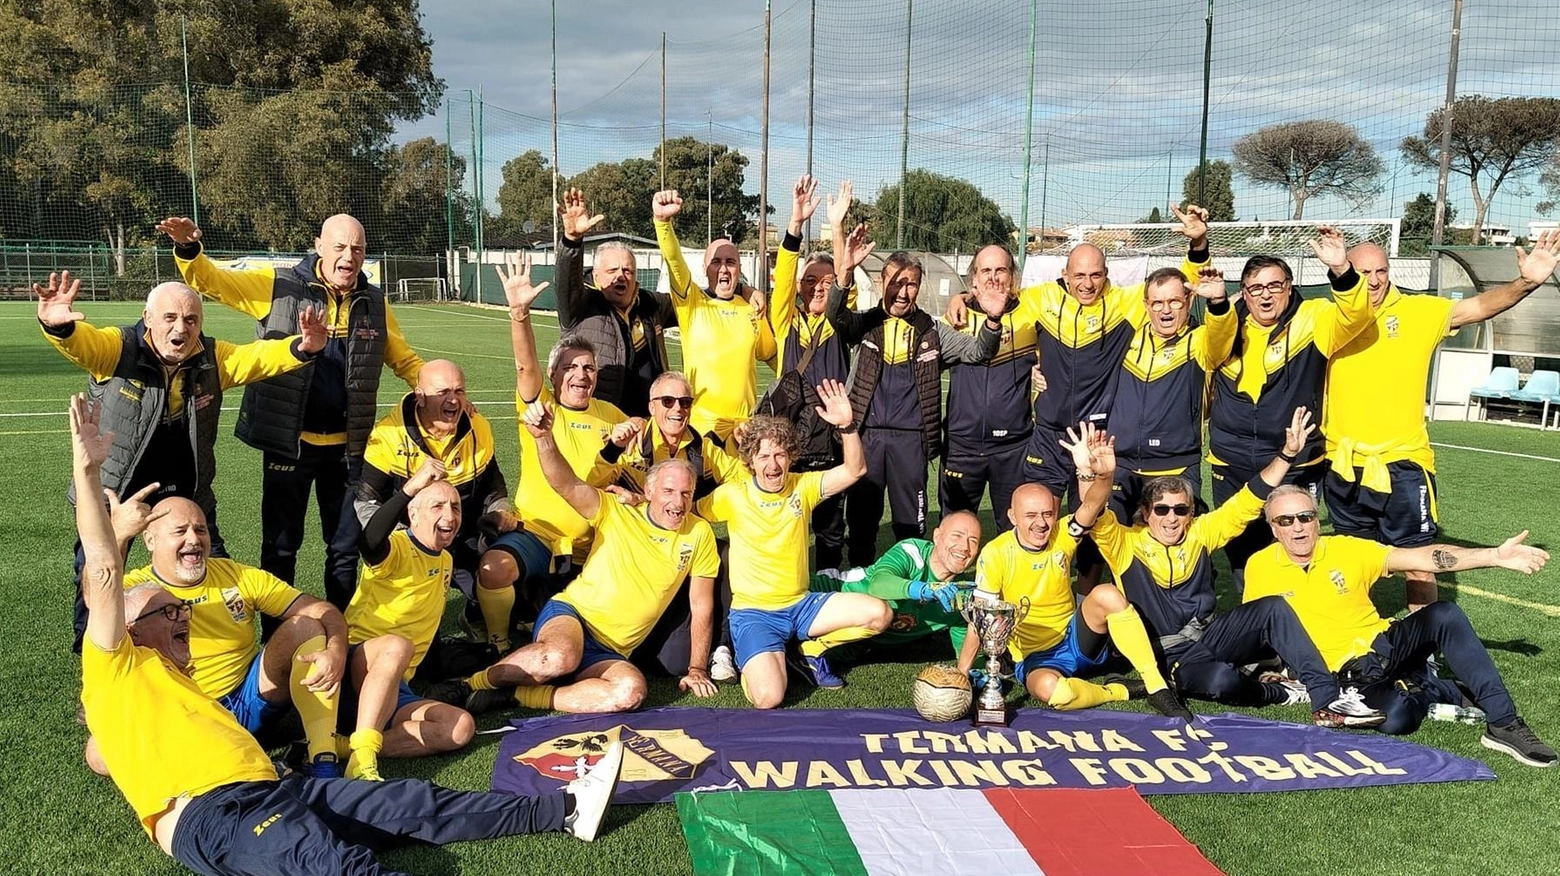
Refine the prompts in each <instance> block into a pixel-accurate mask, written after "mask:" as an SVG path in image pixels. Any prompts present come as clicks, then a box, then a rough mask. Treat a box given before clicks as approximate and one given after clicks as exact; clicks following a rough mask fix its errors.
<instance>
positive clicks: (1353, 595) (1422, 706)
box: [1245, 486, 1555, 767]
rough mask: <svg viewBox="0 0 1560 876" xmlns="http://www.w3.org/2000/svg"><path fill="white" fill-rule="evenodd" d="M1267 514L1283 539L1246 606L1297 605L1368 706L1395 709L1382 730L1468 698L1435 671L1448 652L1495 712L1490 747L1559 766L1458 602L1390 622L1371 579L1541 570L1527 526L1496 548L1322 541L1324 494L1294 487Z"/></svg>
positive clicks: (1332, 664) (1251, 566) (1254, 570)
mask: <svg viewBox="0 0 1560 876" xmlns="http://www.w3.org/2000/svg"><path fill="white" fill-rule="evenodd" d="M1264 513H1265V515H1266V517H1267V522H1268V525H1269V526H1270V527H1272V529H1273V536H1274V538H1276V539H1278V543H1277V544H1274V545H1269V546H1268V547H1266V548H1264V549H1262V550H1261V551H1258V552H1257V553H1256V555H1254V556H1253V557H1252V558H1251V561H1250V562H1249V563H1247V565H1246V593H1245V599H1246V601H1247V602H1251V601H1253V600H1256V599H1261V598H1262V597H1264V596H1273V595H1277V596H1282V597H1284V598H1285V599H1287V600H1289V604H1290V606H1291V607H1293V608H1294V610H1295V614H1296V615H1298V616H1299V618H1300V623H1301V624H1302V625H1304V627H1305V631H1306V632H1307V633H1309V634H1310V636H1311V639H1312V641H1314V642H1315V643H1316V648H1317V650H1318V651H1320V652H1322V659H1323V660H1325V661H1326V662H1327V668H1328V669H1330V670H1332V671H1333V672H1336V673H1338V674H1339V676H1340V678H1342V680H1343V681H1344V683H1345V684H1352V685H1356V686H1358V687H1359V689H1360V693H1361V695H1362V696H1363V697H1364V699H1365V702H1366V703H1368V704H1369V705H1370V706H1371V707H1372V708H1375V709H1378V710H1380V711H1381V712H1382V713H1384V714H1385V715H1386V721H1385V722H1384V723H1382V724H1381V726H1380V728H1379V729H1380V730H1381V732H1383V733H1392V734H1403V733H1412V732H1414V731H1415V730H1417V729H1419V725H1420V723H1421V722H1422V721H1424V719H1425V715H1426V714H1428V713H1429V711H1430V707H1431V706H1432V705H1434V704H1436V703H1450V704H1452V705H1461V704H1462V702H1463V694H1462V691H1461V689H1460V688H1459V687H1458V685H1456V684H1453V683H1452V682H1450V681H1447V680H1445V679H1442V678H1439V677H1438V676H1437V675H1436V673H1435V671H1434V670H1433V669H1432V668H1431V667H1430V666H1429V660H1430V657H1431V656H1432V655H1434V654H1435V652H1437V651H1440V652H1441V653H1442V654H1444V655H1445V656H1446V665H1447V666H1448V667H1450V668H1451V670H1452V671H1453V672H1455V673H1457V677H1458V678H1459V679H1460V680H1461V681H1462V683H1463V684H1465V685H1467V687H1468V689H1469V690H1470V691H1472V693H1473V702H1474V703H1475V704H1476V705H1477V706H1478V707H1479V708H1481V709H1483V710H1484V712H1485V714H1486V715H1487V716H1488V720H1489V723H1488V725H1487V726H1486V727H1485V730H1484V736H1483V738H1482V739H1480V740H1479V741H1480V742H1481V743H1483V745H1484V747H1485V748H1490V749H1494V750H1495V751H1500V752H1504V753H1506V754H1509V755H1511V756H1512V757H1514V758H1516V759H1517V760H1519V761H1521V762H1522V763H1525V764H1527V765H1528V766H1535V767H1547V766H1553V765H1554V763H1555V750H1554V749H1553V748H1550V747H1549V746H1548V745H1545V744H1544V742H1543V740H1541V739H1539V738H1538V735H1537V734H1536V733H1534V732H1533V731H1532V729H1530V728H1529V727H1528V725H1527V723H1526V722H1524V721H1523V720H1522V719H1521V718H1520V717H1518V716H1517V707H1516V705H1515V704H1514V703H1512V701H1511V694H1510V692H1508V691H1507V690H1506V685H1505V682H1503V681H1501V678H1500V671H1499V670H1497V669H1496V668H1495V662H1494V661H1493V660H1491V659H1490V653H1489V652H1488V651H1486V650H1485V649H1484V643H1483V642H1480V641H1479V636H1478V634H1477V633H1475V632H1474V631H1473V625H1472V624H1470V623H1469V622H1468V616H1467V615H1465V614H1463V610H1462V609H1461V608H1459V607H1458V606H1457V603H1455V602H1432V603H1430V604H1429V605H1427V606H1425V607H1424V608H1421V609H1419V610H1418V611H1416V612H1413V613H1411V614H1409V615H1408V616H1407V617H1404V618H1402V619H1400V620H1388V619H1386V618H1384V617H1382V616H1381V615H1380V614H1379V613H1377V611H1376V606H1375V605H1374V604H1373V603H1372V602H1371V601H1370V588H1371V585H1372V584H1375V583H1376V582H1377V581H1379V580H1381V579H1382V578H1384V577H1386V576H1388V575H1391V574H1394V573H1396V572H1452V571H1457V570H1462V569H1484V568H1489V567H1499V568H1502V569H1510V570H1512V571H1514V572H1522V573H1524V574H1527V575H1531V574H1533V573H1534V572H1537V571H1538V570H1539V569H1542V568H1543V567H1544V564H1545V563H1547V562H1549V554H1548V553H1545V552H1544V551H1541V550H1539V549H1538V548H1536V547H1531V546H1529V545H1525V544H1523V543H1522V541H1523V540H1524V539H1526V538H1527V532H1526V531H1524V532H1522V533H1519V534H1517V535H1514V536H1512V537H1511V538H1509V539H1507V540H1506V541H1505V543H1504V544H1502V545H1501V546H1500V547H1495V548H1464V547H1454V546H1452V545H1448V544H1432V545H1426V546H1424V547H1417V548H1398V547H1388V546H1386V545H1383V544H1378V543H1376V542H1374V541H1366V540H1365V539H1362V538H1354V537H1352V536H1347V535H1329V536H1323V535H1322V534H1321V524H1319V523H1318V522H1317V518H1316V500H1315V499H1313V498H1312V497H1311V494H1310V493H1309V492H1307V491H1306V490H1304V489H1301V488H1299V487H1294V486H1283V487H1279V488H1278V489H1276V490H1274V491H1273V492H1272V494H1271V495H1269V496H1268V500H1267V507H1266V509H1265V511H1264Z"/></svg>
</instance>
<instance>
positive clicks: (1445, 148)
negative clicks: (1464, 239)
mask: <svg viewBox="0 0 1560 876" xmlns="http://www.w3.org/2000/svg"><path fill="white" fill-rule="evenodd" d="M1462 10H1463V0H1454V2H1453V3H1452V49H1451V57H1450V58H1449V59H1448V60H1447V62H1446V106H1444V107H1442V108H1441V167H1440V170H1439V171H1438V172H1437V173H1436V180H1435V226H1434V227H1433V228H1432V229H1431V231H1430V246H1431V250H1430V288H1431V289H1433V290H1436V291H1437V292H1439V291H1440V288H1441V254H1440V253H1439V252H1437V251H1436V249H1435V247H1439V246H1440V245H1441V238H1442V235H1443V234H1444V233H1445V230H1446V181H1447V177H1448V176H1449V175H1450V174H1451V169H1452V107H1453V105H1454V104H1455V103H1456V102H1457V48H1458V43H1460V42H1461V41H1462ZM1483 231H1484V229H1482V228H1475V229H1473V242H1474V243H1475V244H1477V243H1478V242H1479V236H1480V234H1482V233H1483ZM1475 291H1477V290H1475Z"/></svg>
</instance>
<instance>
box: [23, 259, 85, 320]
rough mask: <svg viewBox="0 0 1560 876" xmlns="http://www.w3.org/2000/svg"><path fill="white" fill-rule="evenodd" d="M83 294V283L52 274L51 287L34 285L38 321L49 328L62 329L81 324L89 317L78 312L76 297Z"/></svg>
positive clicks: (67, 274) (67, 273)
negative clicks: (80, 293)
mask: <svg viewBox="0 0 1560 876" xmlns="http://www.w3.org/2000/svg"><path fill="white" fill-rule="evenodd" d="M79 292H81V281H80V280H79V279H76V278H74V277H72V276H71V275H70V271H65V272H64V273H62V274H50V275H49V285H48V287H47V288H45V287H44V286H43V285H42V284H39V283H34V284H33V294H34V295H36V296H38V321H39V322H41V323H43V324H44V325H46V326H48V327H49V328H62V327H64V326H67V325H70V324H71V323H73V322H80V321H81V320H84V319H86V318H87V315H86V314H84V313H82V312H81V311H79V310H76V295H77V293H79Z"/></svg>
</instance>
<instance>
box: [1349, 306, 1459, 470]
mask: <svg viewBox="0 0 1560 876" xmlns="http://www.w3.org/2000/svg"><path fill="white" fill-rule="evenodd" d="M1456 305H1457V303H1456V302H1455V301H1452V300H1451V299H1449V298H1441V297H1438V296H1435V295H1404V294H1403V293H1401V292H1399V291H1398V290H1397V287H1395V286H1394V287H1391V288H1390V289H1388V290H1387V297H1386V299H1385V300H1383V301H1382V302H1381V306H1380V307H1378V308H1376V312H1375V318H1374V319H1373V320H1372V321H1371V322H1370V324H1368V325H1367V326H1366V327H1365V330H1364V331H1363V332H1360V334H1359V335H1358V336H1356V337H1355V338H1354V340H1352V341H1349V342H1348V343H1347V344H1345V345H1344V346H1343V349H1341V350H1339V351H1338V352H1337V353H1336V354H1335V355H1334V356H1333V357H1332V359H1330V360H1329V361H1328V363H1327V395H1326V397H1325V398H1324V400H1323V402H1322V435H1323V436H1324V437H1325V438H1326V439H1327V458H1328V459H1329V460H1331V461H1332V462H1333V465H1334V470H1339V469H1344V468H1347V469H1350V470H1351V472H1352V469H1354V468H1355V467H1356V466H1357V467H1360V468H1365V467H1367V466H1374V465H1376V464H1379V465H1381V466H1383V467H1384V466H1385V464H1386V463H1389V462H1398V461H1401V460H1411V461H1413V462H1416V463H1418V464H1419V465H1421V466H1423V467H1424V468H1425V469H1426V470H1428V471H1431V472H1433V471H1435V456H1434V454H1433V453H1432V452H1431V450H1430V433H1429V432H1427V431H1426V430H1425V393H1424V388H1425V386H1426V385H1428V384H1429V382H1430V362H1431V359H1432V358H1433V357H1434V356H1435V348H1436V347H1437V346H1438V345H1440V343H1441V341H1442V340H1444V339H1445V338H1446V337H1447V336H1448V335H1450V334H1452V333H1453V329H1452V308H1453V307H1455V306H1456ZM1384 375H1391V379H1390V380H1384V379H1383V376H1384ZM1369 474H1371V473H1369V472H1368V473H1367V475H1369ZM1381 474H1382V475H1384V474H1385V472H1384V471H1382V472H1381ZM1369 485H1370V484H1369V482H1367V486H1369ZM1373 488H1374V489H1377V490H1379V491H1381V492H1386V489H1387V487H1386V486H1385V485H1383V484H1380V483H1379V482H1378V483H1377V484H1376V486H1375V487H1373Z"/></svg>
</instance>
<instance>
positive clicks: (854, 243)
mask: <svg viewBox="0 0 1560 876" xmlns="http://www.w3.org/2000/svg"><path fill="white" fill-rule="evenodd" d="M876 248H877V244H875V243H873V242H872V241H870V240H868V239H867V223H865V222H861V223H858V224H857V225H856V227H855V228H853V229H851V232H850V235H849V236H848V237H846V238H845V251H844V252H842V253H837V254H836V262H835V272H836V273H837V274H838V275H839V276H840V277H841V278H842V279H843V278H847V277H849V276H850V272H851V271H854V270H856V268H857V266H859V265H860V264H861V263H862V262H864V261H866V260H867V256H869V255H871V254H872V250H874V249H876Z"/></svg>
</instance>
